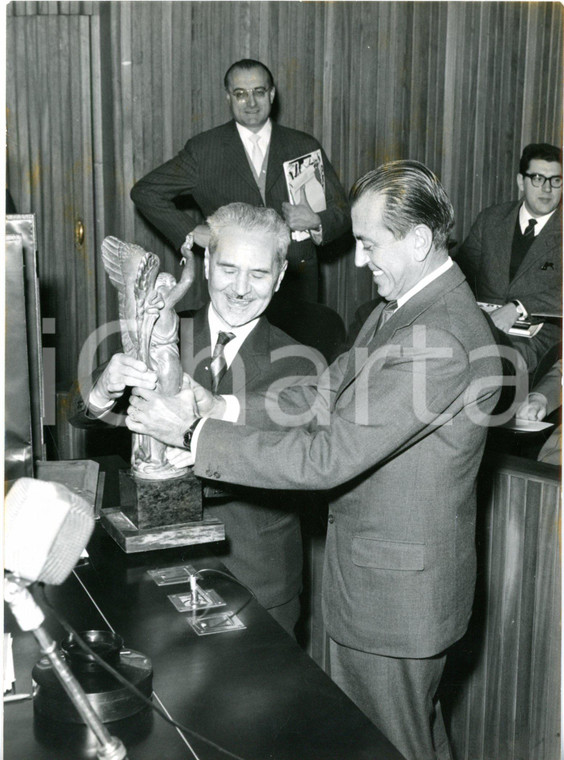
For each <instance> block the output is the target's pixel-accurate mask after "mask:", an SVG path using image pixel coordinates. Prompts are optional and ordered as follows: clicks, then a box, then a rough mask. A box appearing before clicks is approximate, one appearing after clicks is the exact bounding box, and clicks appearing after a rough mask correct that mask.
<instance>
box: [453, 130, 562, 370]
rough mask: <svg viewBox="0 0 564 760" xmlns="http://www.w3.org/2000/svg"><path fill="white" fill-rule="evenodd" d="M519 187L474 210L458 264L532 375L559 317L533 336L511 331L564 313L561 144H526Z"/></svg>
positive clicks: (554, 339) (555, 334) (553, 340)
mask: <svg viewBox="0 0 564 760" xmlns="http://www.w3.org/2000/svg"><path fill="white" fill-rule="evenodd" d="M517 187H518V188H519V192H520V194H521V195H522V198H521V200H520V201H510V202H509V203H501V204H498V205H495V206H490V207H489V208H486V209H485V210H484V211H482V212H481V213H480V214H479V215H478V217H477V219H476V221H475V222H474V224H473V225H472V229H471V230H470V234H469V235H468V237H467V238H466V240H465V241H464V244H463V246H462V248H461V251H460V254H459V256H458V258H457V261H458V262H459V263H460V266H461V268H462V270H463V271H464V273H465V274H466V277H467V278H468V282H469V284H470V287H471V288H472V290H473V291H474V294H475V296H476V299H477V300H478V301H482V302H485V303H493V304H497V305H498V306H500V308H498V309H497V310H495V311H493V312H491V314H490V316H491V319H492V322H493V323H494V325H495V328H496V337H497V338H498V340H499V342H500V343H502V344H505V345H509V346H511V347H512V348H515V349H516V350H517V351H519V353H520V354H521V355H522V356H523V358H524V359H525V361H526V363H527V368H528V370H529V372H532V371H533V370H534V369H535V368H536V367H537V365H538V363H539V361H540V360H541V359H542V357H543V356H544V355H545V354H546V353H547V351H549V350H550V349H551V348H553V347H554V346H556V344H558V342H559V341H560V340H561V328H562V323H561V321H560V320H558V322H556V323H551V322H549V321H547V322H545V324H544V325H543V327H542V328H541V330H540V332H538V333H537V334H536V335H535V336H534V337H532V338H526V337H521V336H513V335H509V330H510V329H511V328H512V326H513V325H514V324H515V322H516V321H517V319H519V318H523V319H530V318H532V319H533V321H534V319H535V318H537V320H538V321H542V316H543V315H546V316H548V317H552V318H554V317H560V318H561V317H562V203H561V201H562V151H561V149H560V148H557V147H556V146H555V145H549V144H548V143H531V144H530V145H527V146H526V148H525V149H524V150H523V154H522V155H521V160H520V162H519V173H518V174H517ZM555 358H556V357H555Z"/></svg>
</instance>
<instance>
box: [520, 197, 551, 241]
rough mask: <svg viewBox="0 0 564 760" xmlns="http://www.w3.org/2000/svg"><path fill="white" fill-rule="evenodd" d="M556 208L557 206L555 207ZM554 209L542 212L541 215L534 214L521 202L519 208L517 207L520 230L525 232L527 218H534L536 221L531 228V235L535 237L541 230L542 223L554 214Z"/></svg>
mask: <svg viewBox="0 0 564 760" xmlns="http://www.w3.org/2000/svg"><path fill="white" fill-rule="evenodd" d="M556 208H558V206H557V207H556ZM555 211H556V209H554V211H551V212H550V214H543V216H536V215H535V214H531V213H530V212H529V211H528V210H527V208H526V206H525V204H524V203H522V204H521V208H520V209H519V226H520V227H521V232H525V228H526V227H527V225H528V224H529V219H536V220H537V223H536V224H535V226H534V228H533V235H534V236H535V237H536V236H537V235H538V234H539V232H540V231H541V230H542V228H543V227H544V225H545V224H546V223H547V222H548V220H549V219H550V217H551V216H552V215H553V214H554V212H555Z"/></svg>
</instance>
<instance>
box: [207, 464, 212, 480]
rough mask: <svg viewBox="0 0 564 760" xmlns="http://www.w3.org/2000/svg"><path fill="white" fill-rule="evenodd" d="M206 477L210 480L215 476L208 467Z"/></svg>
mask: <svg viewBox="0 0 564 760" xmlns="http://www.w3.org/2000/svg"><path fill="white" fill-rule="evenodd" d="M206 475H207V476H208V478H211V477H212V475H213V470H212V469H211V467H208V469H207V470H206Z"/></svg>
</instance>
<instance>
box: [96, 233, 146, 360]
mask: <svg viewBox="0 0 564 760" xmlns="http://www.w3.org/2000/svg"><path fill="white" fill-rule="evenodd" d="M102 262H103V264H104V269H105V270H106V273H107V275H108V277H109V278H110V281H111V283H112V285H113V286H114V287H115V288H116V290H117V291H118V295H119V319H120V327H121V340H122V345H123V350H124V352H125V353H126V354H128V355H129V356H135V357H137V356H138V355H139V349H140V340H141V338H142V336H141V334H140V332H141V330H140V324H141V323H142V317H143V313H144V304H145V299H146V297H147V295H148V294H149V293H150V292H151V290H152V289H153V288H154V285H155V280H156V279H157V274H158V271H159V259H158V257H157V256H155V254H154V253H147V251H145V250H144V249H143V248H141V246H139V245H135V244H134V243H124V242H123V241H122V240H118V238H116V237H107V238H105V239H104V240H103V242H102Z"/></svg>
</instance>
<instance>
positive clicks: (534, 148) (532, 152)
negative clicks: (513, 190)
mask: <svg viewBox="0 0 564 760" xmlns="http://www.w3.org/2000/svg"><path fill="white" fill-rule="evenodd" d="M535 158H537V159H538V160H539V161H556V162H557V163H559V164H560V165H562V149H561V148H558V147H557V146H556V145H550V144H549V143H530V145H526V146H525V147H524V148H523V153H522V155H521V160H520V161H519V174H526V173H527V172H528V171H529V164H530V163H531V161H534V160H535Z"/></svg>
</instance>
